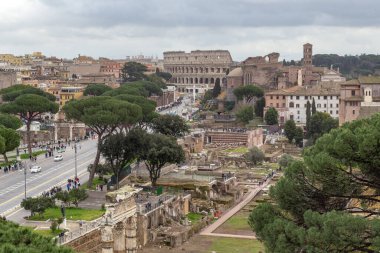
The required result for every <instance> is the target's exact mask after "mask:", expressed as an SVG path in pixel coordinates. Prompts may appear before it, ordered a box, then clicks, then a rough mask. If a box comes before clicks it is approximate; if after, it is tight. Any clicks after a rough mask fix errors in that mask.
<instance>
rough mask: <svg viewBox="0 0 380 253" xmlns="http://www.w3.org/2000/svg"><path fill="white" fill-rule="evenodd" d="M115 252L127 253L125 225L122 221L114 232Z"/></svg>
mask: <svg viewBox="0 0 380 253" xmlns="http://www.w3.org/2000/svg"><path fill="white" fill-rule="evenodd" d="M113 239H114V240H113V252H114V253H125V252H126V251H125V248H126V245H125V244H126V243H125V223H124V221H121V222H119V223H117V224H116V226H115V227H114V230H113Z"/></svg>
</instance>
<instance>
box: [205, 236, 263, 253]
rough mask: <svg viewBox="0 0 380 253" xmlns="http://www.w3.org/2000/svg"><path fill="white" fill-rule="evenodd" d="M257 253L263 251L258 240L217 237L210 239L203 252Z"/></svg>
mask: <svg viewBox="0 0 380 253" xmlns="http://www.w3.org/2000/svg"><path fill="white" fill-rule="evenodd" d="M210 251H216V252H217V253H259V252H264V245H263V244H262V243H261V242H259V241H258V240H252V239H239V238H225V237H218V238H216V239H215V240H213V241H212V244H211V246H210V247H209V248H208V249H207V251H204V252H205V253H206V252H207V253H208V252H210Z"/></svg>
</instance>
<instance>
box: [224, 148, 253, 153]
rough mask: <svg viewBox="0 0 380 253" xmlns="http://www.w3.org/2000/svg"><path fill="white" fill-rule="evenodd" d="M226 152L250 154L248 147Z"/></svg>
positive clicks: (231, 149) (229, 149)
mask: <svg viewBox="0 0 380 253" xmlns="http://www.w3.org/2000/svg"><path fill="white" fill-rule="evenodd" d="M224 151H225V152H228V153H238V154H245V153H247V152H248V148H247V147H237V148H228V149H226V150H224Z"/></svg>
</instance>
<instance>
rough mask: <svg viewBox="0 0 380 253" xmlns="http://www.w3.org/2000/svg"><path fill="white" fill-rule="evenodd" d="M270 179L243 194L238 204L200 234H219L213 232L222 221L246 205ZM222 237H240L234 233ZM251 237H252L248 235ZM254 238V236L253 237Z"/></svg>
mask: <svg viewBox="0 0 380 253" xmlns="http://www.w3.org/2000/svg"><path fill="white" fill-rule="evenodd" d="M270 181H271V179H270V178H269V179H268V180H267V181H266V182H265V183H263V184H262V185H260V186H259V187H257V188H255V189H253V190H252V191H250V192H249V193H248V194H246V195H245V197H244V199H243V201H241V202H240V203H239V204H237V205H236V206H234V207H233V208H231V209H229V210H228V211H227V212H226V213H224V214H223V215H222V217H220V218H219V219H218V220H217V221H215V222H214V223H213V224H211V225H210V226H208V227H206V228H205V229H204V230H203V231H202V232H201V233H200V235H207V236H219V234H214V233H213V232H214V231H215V230H216V229H217V228H218V227H219V226H221V225H222V224H223V223H224V222H226V221H227V220H228V219H229V218H231V216H232V215H234V214H235V213H237V212H239V211H240V209H242V208H243V207H244V206H246V205H247V204H248V203H249V202H250V201H251V200H252V199H253V198H254V197H256V195H257V194H258V193H259V192H260V191H261V190H262V189H264V188H265V187H267V186H268V185H269V183H270ZM224 237H234V238H242V237H240V236H236V235H227V234H226V235H224ZM250 238H252V237H250ZM253 238H254V237H253Z"/></svg>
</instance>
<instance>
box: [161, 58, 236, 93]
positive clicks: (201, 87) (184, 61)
mask: <svg viewBox="0 0 380 253" xmlns="http://www.w3.org/2000/svg"><path fill="white" fill-rule="evenodd" d="M232 63H233V61H232V58H231V55H230V52H229V51H227V50H196V51H191V52H190V53H186V52H184V51H170V52H164V69H165V71H166V72H169V73H170V74H172V78H171V80H170V81H171V83H173V84H175V85H176V86H177V90H178V91H179V92H184V93H192V92H193V89H195V93H204V92H205V91H207V90H208V89H212V88H213V87H214V84H215V83H217V82H219V83H220V85H221V86H222V85H223V84H226V74H227V73H228V71H229V69H230V67H231V65H232Z"/></svg>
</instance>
